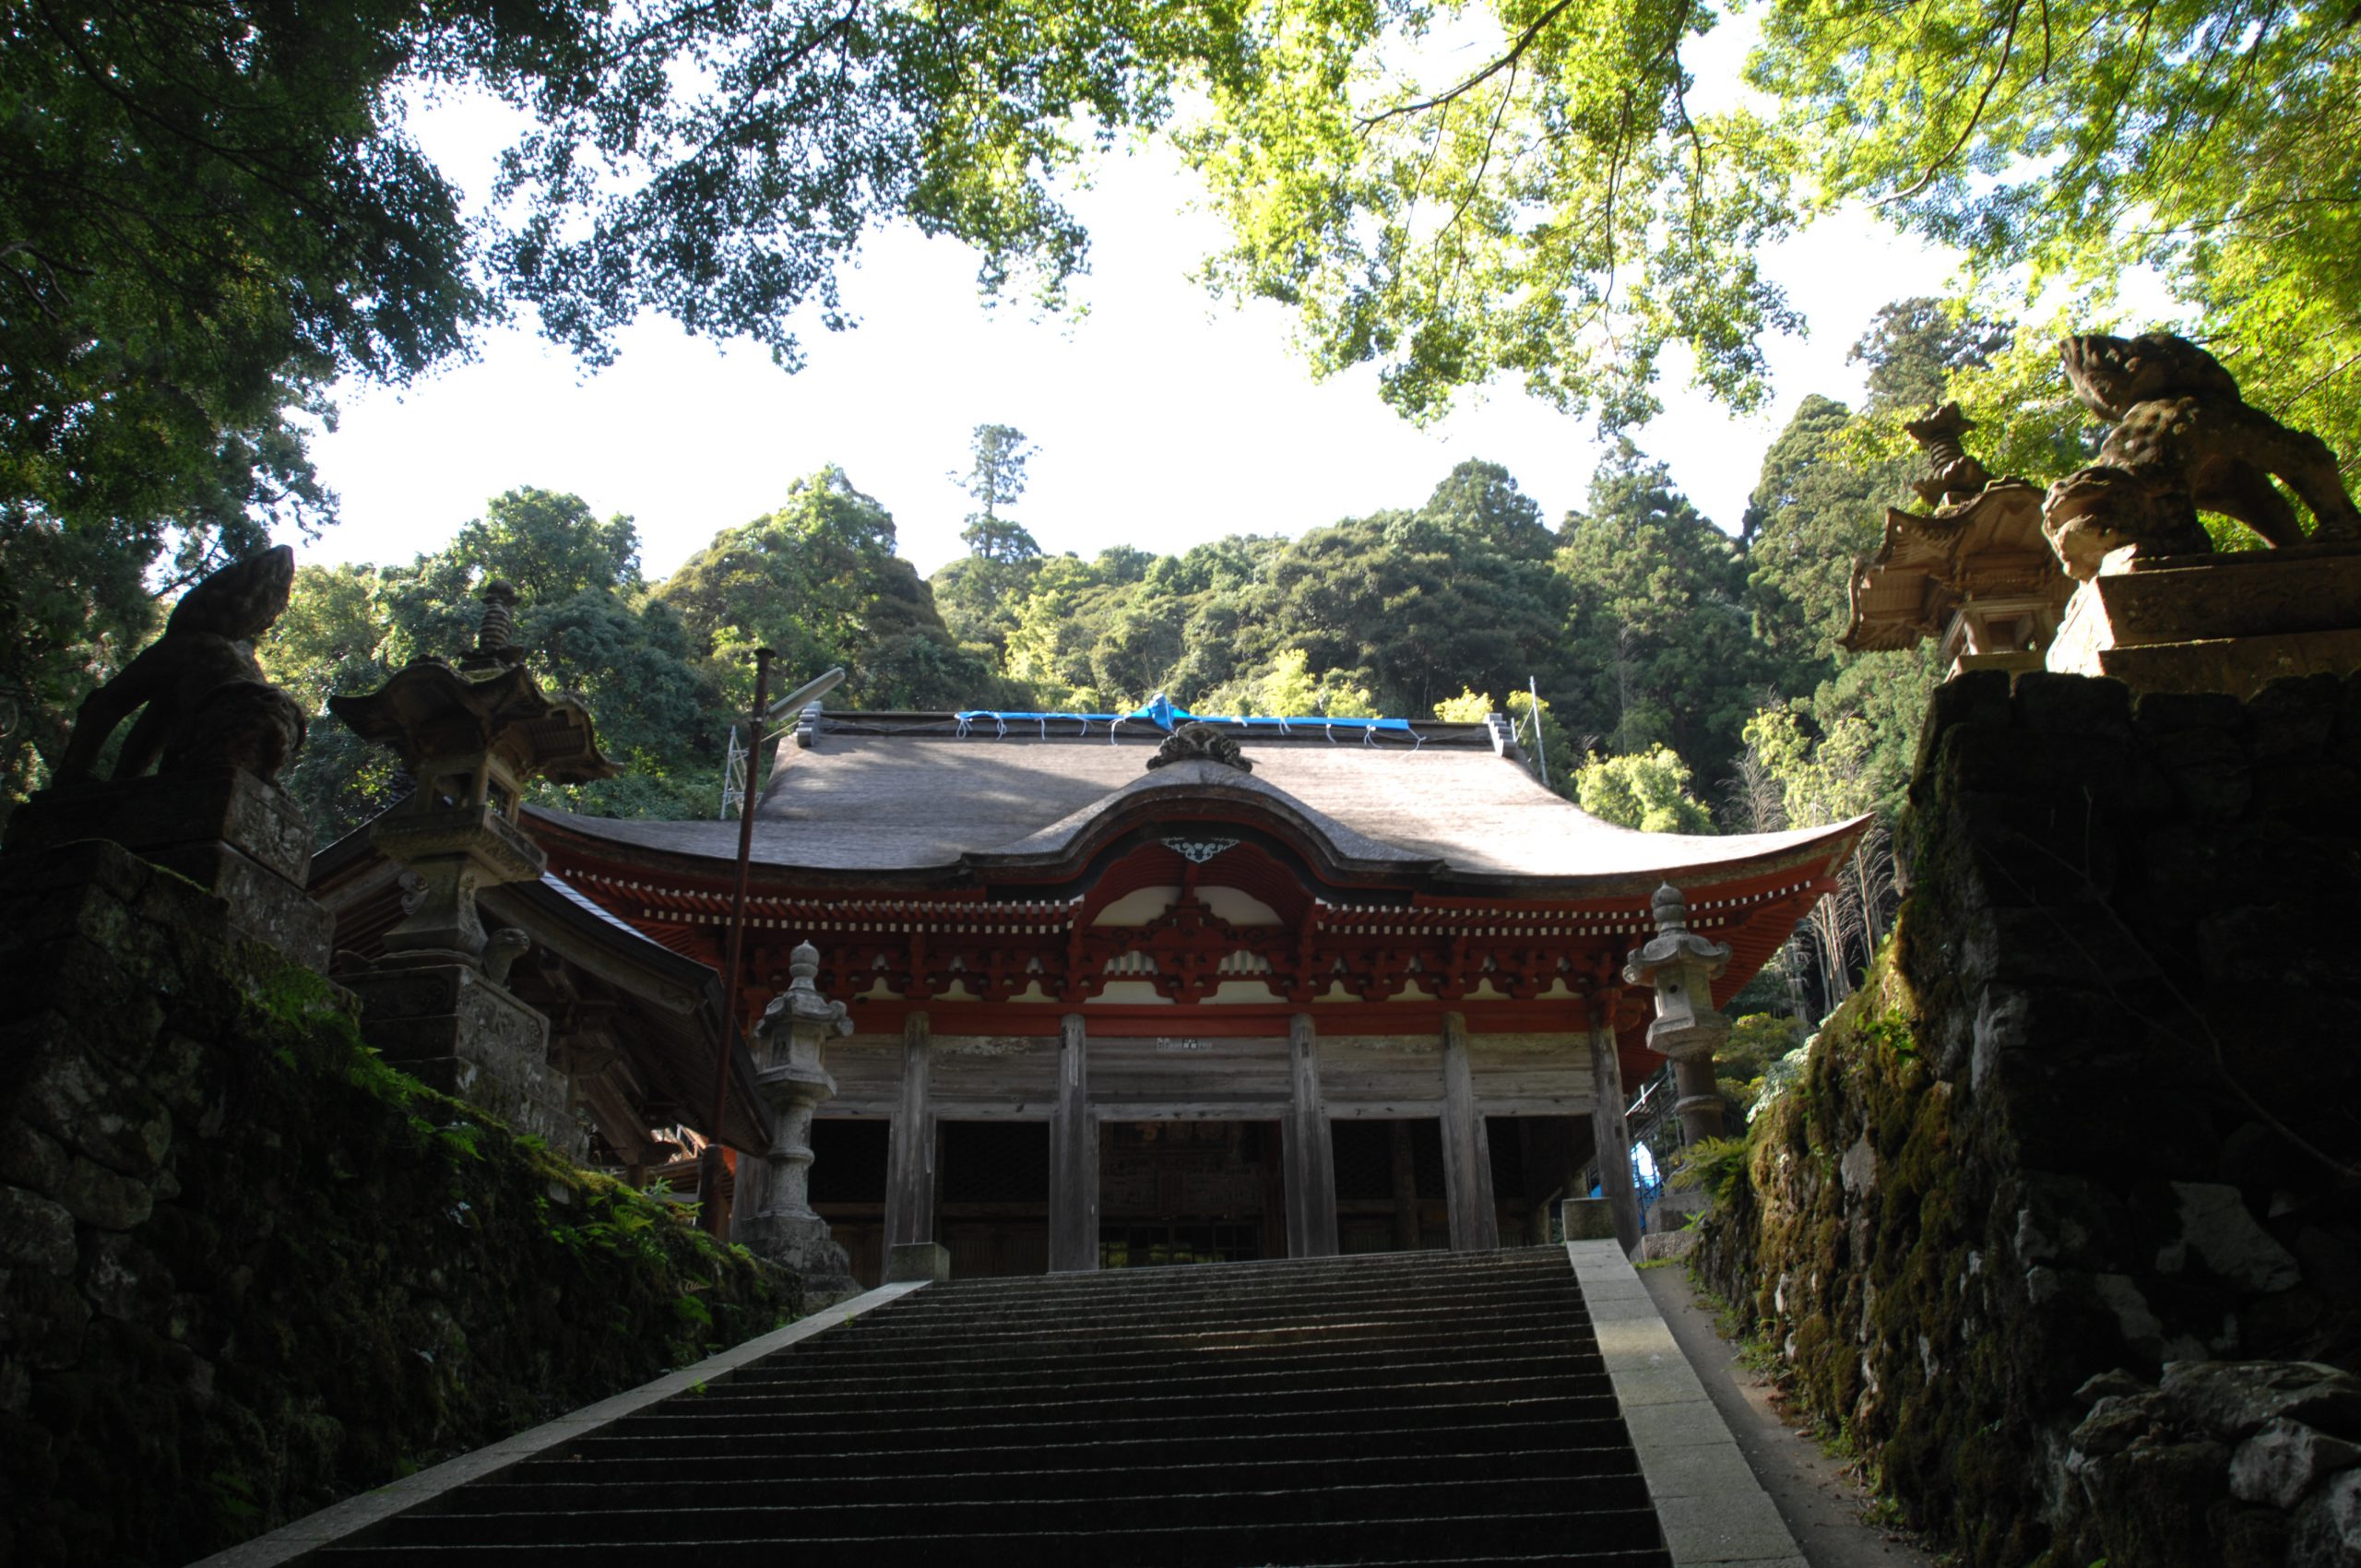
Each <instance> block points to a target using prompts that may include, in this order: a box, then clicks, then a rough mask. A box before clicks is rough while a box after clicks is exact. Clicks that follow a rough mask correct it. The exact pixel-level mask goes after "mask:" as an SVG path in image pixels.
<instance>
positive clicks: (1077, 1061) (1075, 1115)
mask: <svg viewBox="0 0 2361 1568" xmlns="http://www.w3.org/2000/svg"><path fill="white" fill-rule="evenodd" d="M1086 1044H1087V1040H1086V1036H1085V1034H1084V1030H1083V1023H1082V1015H1081V1014H1079V1013H1069V1014H1067V1015H1066V1016H1065V1017H1064V1018H1063V1019H1062V1020H1061V1021H1060V1023H1059V1027H1058V1108H1057V1110H1056V1111H1053V1112H1051V1114H1050V1273H1051V1274H1072V1273H1076V1272H1079V1271H1081V1270H1084V1269H1091V1268H1097V1266H1098V1123H1096V1122H1094V1121H1092V1120H1091V1118H1090V1062H1089V1056H1088V1053H1087V1051H1086Z"/></svg>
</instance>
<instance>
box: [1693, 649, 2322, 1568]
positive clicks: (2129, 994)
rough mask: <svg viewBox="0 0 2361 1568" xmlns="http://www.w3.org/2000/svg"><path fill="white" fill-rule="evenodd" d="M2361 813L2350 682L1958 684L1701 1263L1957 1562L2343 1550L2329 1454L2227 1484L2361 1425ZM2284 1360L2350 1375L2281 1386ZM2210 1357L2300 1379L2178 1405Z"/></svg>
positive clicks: (1934, 721)
mask: <svg viewBox="0 0 2361 1568" xmlns="http://www.w3.org/2000/svg"><path fill="white" fill-rule="evenodd" d="M2356 805H2361V681H2355V682H2341V681H2339V680H2337V679H2334V678H2329V677H2323V678H2317V679H2312V680H2307V681H2300V682H2283V683H2279V684H2277V685H2275V686H2273V687H2272V688H2271V689H2269V690H2268V691H2266V692H2264V693H2263V694H2262V695H2260V696H2259V697H2257V698H2256V699H2255V700H2254V701H2252V702H2251V703H2247V704H2241V703H2238V702H2236V701H2233V700H2231V699H2228V698H2215V697H2186V696H2160V695H2152V696H2149V697H2147V698H2145V699H2144V700H2142V701H2141V702H2140V703H2139V704H2138V705H2137V707H2136V708H2135V707H2134V705H2133V703H2132V702H2131V700H2130V695H2129V694H2128V693H2127V692H2126V690H2125V689H2124V688H2123V687H2122V686H2121V685H2120V684H2118V683H2114V682H2109V681H2098V680H2084V679H2080V678H2075V677H2064V676H2047V675H2030V676H2027V677H2025V678H2024V679H2023V681H2021V682H2020V683H2019V684H2018V686H2017V687H2016V690H2015V692H2014V694H2013V695H2011V691H2010V688H2009V686H2008V684H2007V683H2006V680H2005V678H2004V677H2000V676H1998V675H1991V676H1969V677H1965V678H1963V679H1961V680H1958V681H1954V682H1952V683H1950V684H1949V685H1947V686H1946V687H1944V688H1943V689H1942V690H1941V691H1940V692H1939V693H1938V695H1937V698H1936V703H1935V707H1934V710H1933V713H1932V714H1931V716H1930V718H1929V721H1928V727H1927V731H1926V735H1925V739H1924V742H1923V745H1922V750H1921V753H1920V757H1919V765H1918V771H1917V775H1916V779H1915V781H1914V783H1913V786H1912V792H1911V810H1910V820H1909V821H1908V823H1907V824H1906V825H1905V829H1904V847H1905V854H1906V858H1907V863H1908V864H1909V866H1910V867H1911V886H1910V889H1909V894H1908V897H1907V899H1906V902H1905V905H1904V909H1903V911H1902V914H1901V917H1900V919H1899V921H1897V924H1896V929H1895V932H1894V935H1893V937H1892V941H1891V943H1890V944H1889V945H1888V948H1887V950H1886V952H1885V954H1884V955H1883V956H1882V957H1881V959H1880V963H1879V965H1878V967H1877V969H1876V971H1875V973H1874V974H1873V975H1872V976H1871V977H1870V980H1869V984H1868V986H1867V987H1866V988H1865V989H1864V990H1863V991H1862V992H1860V993H1859V994H1858V995H1857V996H1856V997H1854V998H1853V1000H1852V1001H1850V1002H1848V1003H1847V1004H1845V1006H1844V1007H1843V1008H1842V1009H1840V1010H1839V1011H1838V1013H1837V1014H1836V1015H1835V1016H1833V1018H1831V1019H1830V1020H1829V1022H1828V1023H1827V1025H1826V1026H1825V1027H1824V1028H1822V1030H1821V1034H1820V1037H1819V1039H1818V1041H1817V1042H1816V1044H1815V1046H1814V1049H1813V1051H1812V1052H1811V1054H1810V1056H1809V1066H1808V1069H1807V1072H1806V1074H1805V1075H1804V1077H1803V1079H1802V1081H1801V1082H1800V1083H1799V1084H1798V1085H1797V1087H1794V1088H1793V1089H1791V1090H1790V1091H1789V1092H1788V1093H1787V1094H1786V1095H1785V1096H1784V1097H1783V1098H1782V1099H1779V1100H1778V1101H1776V1102H1775V1103H1774V1105H1772V1106H1771V1107H1769V1108H1768V1109H1766V1111H1764V1113H1763V1114H1762V1116H1760V1117H1759V1118H1758V1119H1757V1123H1756V1125H1755V1127H1754V1128H1753V1129H1752V1134H1751V1136H1752V1147H1751V1149H1750V1165H1749V1173H1750V1180H1749V1181H1748V1182H1746V1183H1743V1184H1742V1185H1741V1187H1740V1190H1739V1191H1738V1193H1737V1194H1735V1195H1734V1197H1733V1198H1732V1200H1731V1201H1730V1202H1729V1203H1727V1204H1726V1205H1725V1206H1724V1207H1723V1209H1722V1210H1721V1211H1720V1212H1719V1213H1718V1214H1717V1215H1716V1216H1715V1217H1714V1218H1713V1219H1712V1220H1711V1221H1710V1222H1709V1224H1708V1226H1707V1229H1706V1233H1705V1237H1704V1239H1703V1243H1702V1245H1701V1248H1700V1253H1699V1256H1700V1258H1701V1266H1702V1268H1703V1270H1704V1272H1705V1274H1706V1275H1707V1277H1708V1278H1709V1280H1710V1281H1711V1282H1712V1283H1713V1284H1714V1286H1715V1287H1716V1288H1717V1289H1720V1290H1721V1291H1723V1292H1724V1293H1725V1294H1726V1295H1727V1296H1728V1297H1729V1298H1730V1300H1731V1301H1733V1302H1734V1303H1735V1304H1736V1306H1737V1307H1738V1312H1739V1313H1740V1315H1741V1317H1742V1318H1743V1319H1744V1320H1745V1321H1746V1322H1747V1323H1748V1324H1749V1325H1750V1326H1751V1327H1752V1328H1754V1329H1755V1330H1756V1331H1758V1332H1761V1333H1762V1334H1764V1335H1766V1336H1768V1337H1769V1338H1770V1339H1772V1341H1773V1342H1774V1344H1775V1346H1776V1347H1777V1348H1779V1350H1780V1351H1781V1352H1782V1354H1783V1355H1784V1357H1785V1358H1786V1363H1787V1365H1788V1367H1789V1368H1790V1370H1791V1375H1792V1380H1793V1383H1794V1384H1795V1388H1796V1391H1797V1396H1799V1398H1800V1399H1801V1401H1802V1403H1803V1404H1804V1406H1805V1407H1806V1408H1808V1409H1809V1410H1810V1411H1811V1412H1812V1413H1813V1414H1814V1415H1815V1416H1817V1417H1818V1418H1819V1419H1820V1420H1822V1421H1823V1422H1825V1423H1827V1424H1828V1425H1830V1426H1832V1427H1835V1428H1839V1429H1842V1430H1843V1431H1845V1432H1846V1433H1847V1434H1848V1435H1849V1436H1850V1437H1851V1438H1852V1439H1853V1440H1854V1442H1855V1443H1857V1444H1858V1445H1859V1447H1860V1449H1861V1451H1862V1452H1863V1453H1864V1455H1866V1456H1867V1457H1868V1458H1869V1461H1870V1464H1871V1467H1872V1468H1873V1470H1874V1472H1875V1474H1876V1477H1877V1479H1879V1480H1880V1483H1881V1484H1882V1486H1883V1487H1884V1488H1885V1490H1886V1491H1888V1492H1889V1493H1890V1494H1891V1495H1892V1497H1893V1498H1894V1499H1895V1500H1896V1502H1897V1503H1899V1504H1900V1506H1901V1507H1902V1508H1903V1510H1904V1512H1905V1514H1906V1515H1909V1517H1910V1518H1911V1519H1912V1520H1913V1522H1915V1523H1916V1524H1918V1525H1920V1526H1925V1527H1928V1528H1929V1529H1931V1530H1932V1531H1934V1532H1935V1533H1936V1534H1937V1535H1939V1536H1940V1537H1941V1538H1945V1539H1947V1540H1949V1541H1952V1542H1953V1543H1956V1544H1957V1545H1958V1546H1959V1547H1961V1548H1962V1549H1964V1559H1965V1560H1966V1561H1968V1562H1975V1563H1979V1564H2016V1563H2024V1562H2035V1561H2041V1562H2047V1563H2051V1564H2057V1565H2059V1568H2067V1565H2070V1568H2084V1565H2085V1564H2087V1563H2089V1562H2094V1561H2096V1560H2098V1559H2101V1558H2106V1559H2107V1560H2109V1561H2112V1562H2118V1563H2135V1562H2136V1563H2140V1564H2143V1565H2147V1568H2170V1565H2172V1564H2177V1563H2182V1562H2187V1563H2191V1564H2216V1563H2236V1564H2244V1563H2261V1562H2273V1563H2276V1562H2283V1561H2285V1560H2286V1559H2285V1555H2284V1554H2285V1552H2286V1550H2287V1549H2288V1542H2289V1541H2290V1539H2292V1538H2298V1537H2302V1536H2303V1535H2304V1534H2305V1532H2306V1531H2310V1532H2312V1534H2313V1535H2315V1536H2318V1535H2319V1534H2320V1532H2321V1531H2323V1530H2329V1529H2331V1527H2334V1528H2340V1529H2341V1528H2343V1526H2335V1525H2334V1524H2333V1521H2329V1522H2326V1523H2324V1522H2323V1521H2324V1520H2326V1519H2327V1515H2326V1514H2325V1513H2323V1510H2326V1509H2329V1508H2330V1503H2329V1501H2327V1499H2328V1498H2329V1494H2330V1492H2331V1491H2334V1490H2335V1489H2334V1488H2332V1487H2330V1486H2328V1485H2327V1484H2326V1482H2327V1479H2328V1477H2329V1473H2330V1471H2331V1470H2333V1469H2334V1468H2335V1467H2333V1466H2330V1467H2326V1468H2324V1469H2322V1470H2321V1471H2320V1474H2319V1475H2318V1476H2313V1477H2309V1478H2308V1479H2302V1484H2300V1485H2296V1484H2295V1483H2294V1482H2292V1481H2290V1480H2289V1479H2288V1477H2287V1476H2286V1475H2285V1474H2284V1473H2276V1474H2277V1482H2276V1484H2275V1486H2274V1485H2272V1484H2266V1483H2265V1481H2264V1480H2260V1479H2253V1478H2252V1477H2249V1479H2247V1480H2243V1481H2234V1479H2233V1477H2232V1474H2231V1472H2232V1469H2233V1463H2232V1461H2233V1459H2234V1456H2236V1455H2240V1454H2246V1455H2249V1457H2248V1461H2247V1463H2248V1468H2249V1470H2253V1469H2254V1467H2256V1466H2259V1465H2263V1464H2265V1463H2266V1462H2267V1461H2268V1458H2269V1456H2268V1455H2264V1456H2263V1457H2262V1458H2254V1457H2253V1455H2254V1454H2255V1453H2256V1452H2258V1451H2257V1450H2256V1449H2255V1447H2254V1444H2255V1443H2259V1442H2261V1441H2262V1440H2261V1439H2260V1438H2259V1437H2258V1436H2257V1434H2258V1433H2259V1432H2260V1431H2261V1430H2262V1429H2263V1428H2264V1427H2265V1426H2266V1425H2267V1424H2269V1423H2270V1422H2272V1421H2276V1420H2281V1419H2282V1418H2285V1419H2288V1420H2295V1419H2296V1418H2297V1417H2299V1416H2301V1417H2302V1418H2303V1419H2304V1420H2316V1422H2317V1423H2318V1424H2320V1425H2324V1426H2326V1427H2327V1428H2329V1429H2331V1431H2335V1432H2337V1433H2339V1434H2341V1435H2347V1436H2355V1437H2361V1431H2352V1430H2350V1429H2352V1428H2353V1427H2354V1425H2355V1420H2356V1419H2361V1401H2348V1402H2347V1403H2350V1404H2353V1405H2354V1406H2355V1408H2352V1409H2347V1408H2344V1405H2342V1404H2340V1403H2339V1400H2338V1399H2329V1398H2325V1397H2324V1396H2319V1395H2318V1391H2319V1388H2321V1387H2327V1386H2335V1387H2340V1388H2341V1387H2344V1386H2346V1384H2345V1380H2343V1379H2341V1378H2340V1377H2339V1376H2338V1375H2337V1374H2336V1372H2334V1371H2333V1370H2332V1369H2334V1368H2342V1369H2343V1370H2344V1371H2345V1372H2351V1371H2353V1370H2354V1369H2355V1367H2356V1366H2361V1179H2356V1177H2355V1170H2356V1169H2361V940H2356V938H2361V815H2356V811H2355V808H2356ZM2293 1361H2307V1362H2314V1363H2325V1365H2320V1366H2317V1367H2314V1368H2311V1369H2308V1370H2305V1371H2302V1372H2298V1373H2296V1374H2293V1381H2292V1383H2290V1378H2289V1376H2287V1375H2282V1374H2283V1373H2284V1372H2285V1369H2284V1366H2282V1367H2280V1368H2279V1370H2278V1371H2276V1372H2274V1371H2272V1370H2271V1368H2269V1367H2258V1366H2257V1365H2256V1364H2257V1363H2285V1362H2293ZM2197 1362H2207V1363H2213V1364H2214V1365H2215V1366H2216V1367H2218V1368H2229V1369H2244V1370H2233V1371H2229V1372H2225V1374H2224V1375H2225V1376H2228V1377H2230V1378H2231V1379H2232V1381H2234V1382H2235V1381H2238V1380H2244V1382H2245V1383H2247V1384H2254V1385H2256V1386H2257V1387H2262V1386H2264V1385H2266V1384H2268V1385H2271V1386H2276V1385H2277V1384H2274V1383H2273V1382H2272V1380H2273V1379H2274V1378H2275V1379H2277V1382H2278V1383H2289V1384H2290V1386H2293V1385H2295V1384H2301V1385H2302V1386H2303V1387H2304V1388H2306V1389H2308V1390H2311V1391H2312V1392H2311V1393H2309V1394H2306V1395H2304V1396H2301V1398H2298V1397H2297V1396H2292V1395H2291V1396H2288V1397H2287V1398H2285V1399H2278V1400H2277V1402H2276V1403H2274V1402H2273V1400H2274V1399H2275V1398H2276V1396H2267V1395H2261V1394H2259V1395H2257V1396H2255V1397H2254V1398H2253V1399H2250V1400H2248V1401H2246V1402H2244V1403H2240V1402H2238V1401H2236V1400H2219V1399H2217V1400H2213V1402H2212V1403H2211V1404H2210V1405H2208V1404H2205V1402H2204V1401H2200V1402H2199V1405H2198V1406H2191V1405H2190V1404H2189V1401H2188V1400H2187V1399H2183V1398H2180V1396H2176V1395H2172V1390H2173V1389H2175V1388H2181V1389H2186V1388H2188V1387H2191V1386H2195V1384H2192V1383H2191V1381H2190V1376H2189V1371H2188V1364H2189V1363H2197ZM2171 1364H2181V1368H2182V1370H2181V1371H2180V1372H2177V1373H2176V1374H2174V1375H2173V1376H2169V1377H2168V1376H2166V1375H2165V1369H2166V1367H2167V1366H2168V1365H2171ZM2094 1380H2095V1381H2094ZM2160 1380H2161V1381H2162V1382H2163V1383H2164V1384H2165V1394H2164V1395H2158V1394H2154V1393H2153V1392H2152V1391H2153V1385H2155V1384H2157V1383H2158V1382H2159V1381H2160ZM2241 1385H2242V1386H2243V1385H2244V1384H2241ZM2341 1397H2342V1396H2340V1398H2341ZM2303 1399H2309V1400H2310V1401H2311V1403H2310V1404H2308V1405H2306V1404H2303V1403H2302V1400H2303ZM2142 1400H2145V1401H2146V1403H2145V1404H2142V1403H2141V1401H2142ZM2176 1400H2178V1403H2176V1402H2175V1401H2176ZM2110 1401H2112V1402H2110ZM2200 1406H2201V1407H2202V1408H2204V1409H2206V1410H2209V1411H2211V1412H2212V1413H2211V1414H2209V1415H2204V1416H2202V1417H2201V1416H2198V1415H2192V1414H2190V1413H2189V1412H2190V1410H2192V1409H2196V1408H2199V1407H2200ZM2134 1407H2137V1409H2138V1410H2139V1411H2141V1412H2144V1413H2143V1414H2140V1415H2139V1416H2138V1418H2137V1420H2134V1419H2133V1415H2132V1412H2133V1409H2134ZM2299 1407H2300V1408H2299ZM2225 1411H2226V1412H2228V1413H2227V1414H2224V1412H2225ZM2304 1411H2310V1412H2312V1413H2311V1415H2309V1416H2305V1415H2304V1414H2303V1412H2304ZM2176 1412H2177V1413H2176ZM2322 1412H2326V1413H2322ZM2216 1418H2218V1419H2216ZM2209 1421H2210V1422H2212V1423H2213V1424H2212V1425H2210V1426H2209V1425H2208V1424H2207V1423H2208V1422H2209ZM2127 1423H2128V1424H2127ZM2135 1428H2136V1429H2137V1430H2134V1429H2135ZM2282 1436H2283V1437H2284V1433H2283V1434H2282ZM2142 1445H2144V1447H2143V1446H2142ZM2125 1455H2131V1458H2132V1460H2133V1461H2136V1462H2126V1461H2125ZM2191 1455H2196V1457H2194V1458H2192V1457H2191ZM2143 1456H2144V1457H2143ZM2356 1457H2361V1455H2356ZM2349 1473H2350V1472H2348V1474H2349ZM2256 1474H2258V1475H2259V1474H2260V1471H2256ZM2299 1479H2301V1478H2299ZM2353 1479H2355V1480H2356V1481H2361V1476H2355V1477H2354V1478H2353ZM2339 1484H2340V1485H2342V1484H2343V1483H2339ZM2291 1487H2292V1488H2293V1490H2292V1491H2290V1488H2291ZM2346 1490H2347V1491H2350V1490H2352V1489H2351V1487H2349V1486H2348V1487H2346ZM2337 1506H2339V1507H2341V1506H2343V1504H2341V1503H2340V1504H2337ZM2329 1560H2331V1559H2322V1561H2329ZM2333 1560H2334V1561H2343V1559H2342V1558H2337V1559H2333Z"/></svg>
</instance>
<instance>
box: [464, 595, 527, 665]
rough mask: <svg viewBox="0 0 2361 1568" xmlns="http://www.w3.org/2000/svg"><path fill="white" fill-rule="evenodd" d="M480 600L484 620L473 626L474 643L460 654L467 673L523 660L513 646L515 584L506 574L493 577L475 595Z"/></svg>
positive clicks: (514, 637)
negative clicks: (474, 632) (474, 633)
mask: <svg viewBox="0 0 2361 1568" xmlns="http://www.w3.org/2000/svg"><path fill="white" fill-rule="evenodd" d="M477 597H478V598H479V599H481V600H482V601H483V621H482V623H481V624H480V625H478V626H477V628H476V646H475V647H471V648H469V649H468V650H467V651H466V652H465V653H462V654H461V655H459V668H460V669H462V670H464V671H468V673H469V674H470V675H473V674H477V673H480V672H481V671H498V670H504V669H506V668H508V667H510V666H512V665H517V664H522V663H524V662H525V650H524V649H523V648H521V647H517V646H516V585H515V584H513V583H511V582H509V581H508V579H507V578H505V577H494V578H492V580H491V581H490V582H488V583H486V584H484V585H483V592H482V593H481V594H480V595H478V596H477Z"/></svg>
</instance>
